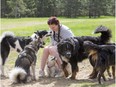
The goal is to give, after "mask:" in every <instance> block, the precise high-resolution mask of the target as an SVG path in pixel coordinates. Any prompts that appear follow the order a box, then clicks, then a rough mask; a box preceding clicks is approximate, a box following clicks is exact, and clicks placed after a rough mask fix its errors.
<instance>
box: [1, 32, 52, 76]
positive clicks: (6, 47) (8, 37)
mask: <svg viewBox="0 0 116 87" xmlns="http://www.w3.org/2000/svg"><path fill="white" fill-rule="evenodd" d="M49 35H50V34H49V32H48V31H46V30H42V31H36V32H34V34H33V35H32V36H28V37H17V36H15V35H14V33H13V32H4V33H3V34H2V37H1V42H0V43H1V44H0V45H1V46H0V47H1V59H0V60H1V64H0V75H1V76H4V67H3V66H4V65H5V61H6V59H7V58H8V55H9V53H10V49H11V47H12V48H13V49H15V50H16V51H17V52H21V51H22V50H23V49H24V47H25V46H26V45H28V44H29V43H30V42H31V41H34V40H35V39H36V38H38V37H39V38H40V39H41V41H43V39H44V38H45V37H47V36H49Z"/></svg>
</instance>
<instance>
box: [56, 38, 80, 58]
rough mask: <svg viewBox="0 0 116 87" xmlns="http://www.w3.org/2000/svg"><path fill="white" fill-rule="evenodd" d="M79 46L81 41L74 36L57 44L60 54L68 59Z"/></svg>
mask: <svg viewBox="0 0 116 87" xmlns="http://www.w3.org/2000/svg"><path fill="white" fill-rule="evenodd" d="M78 48H79V43H78V41H77V40H76V39H74V38H68V39H65V40H63V41H62V42H60V43H59V44H58V45H57V49H58V52H59V54H60V55H61V56H63V57H65V58H67V59H70V58H71V57H72V55H73V54H75V53H76V52H77V51H78V50H77V49H78Z"/></svg>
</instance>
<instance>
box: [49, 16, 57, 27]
mask: <svg viewBox="0 0 116 87" xmlns="http://www.w3.org/2000/svg"><path fill="white" fill-rule="evenodd" d="M51 24H55V25H59V20H58V19H57V17H54V16H53V17H50V18H49V19H48V25H51Z"/></svg>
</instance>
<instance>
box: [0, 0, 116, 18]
mask: <svg viewBox="0 0 116 87" xmlns="http://www.w3.org/2000/svg"><path fill="white" fill-rule="evenodd" d="M101 15H105V16H115V0H1V17H15V18H18V17H49V16H65V17H69V18H76V17H79V16H89V18H96V17H100V16H101Z"/></svg>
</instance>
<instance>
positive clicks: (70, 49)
mask: <svg viewBox="0 0 116 87" xmlns="http://www.w3.org/2000/svg"><path fill="white" fill-rule="evenodd" d="M94 33H101V36H98V37H91V36H82V37H71V38H67V39H65V40H63V41H62V42H60V43H59V44H58V46H57V48H58V52H59V55H60V57H61V59H62V61H63V70H64V72H65V76H68V75H69V72H70V71H71V73H70V76H69V78H72V79H75V76H76V72H77V71H78V65H77V63H78V62H81V61H82V60H84V59H85V58H87V57H88V55H87V53H86V52H85V51H84V47H83V42H84V41H87V40H88V41H92V42H93V43H96V44H106V43H107V42H109V40H110V38H111V31H110V30H109V29H108V28H106V27H104V26H99V27H98V28H97V29H96V30H95V31H94ZM67 64H68V65H69V64H70V65H71V69H69V70H66V67H67ZM67 73H68V74H67ZM95 76H97V72H96V73H95V74H94V75H93V77H95Z"/></svg>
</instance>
